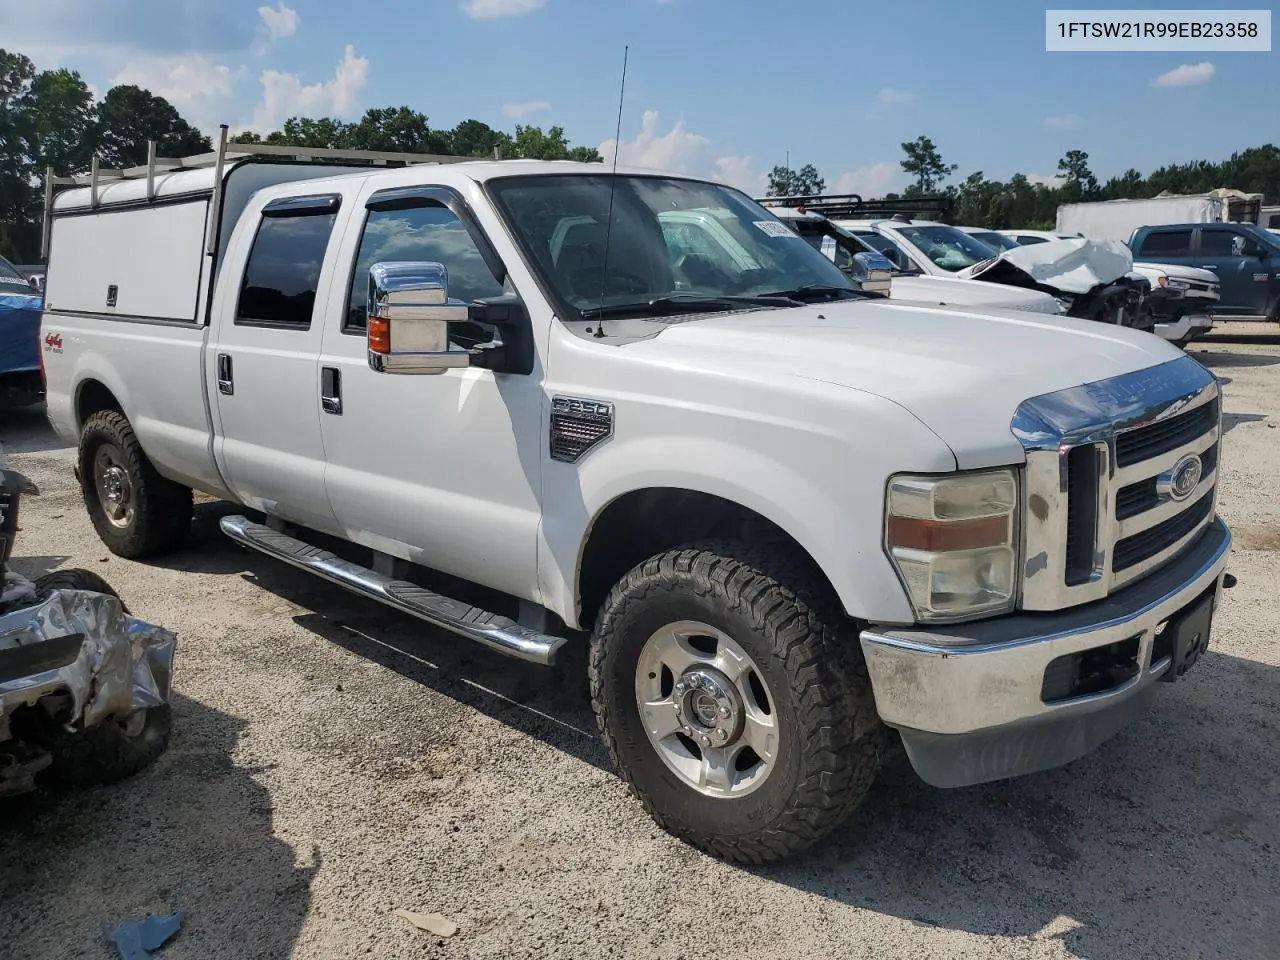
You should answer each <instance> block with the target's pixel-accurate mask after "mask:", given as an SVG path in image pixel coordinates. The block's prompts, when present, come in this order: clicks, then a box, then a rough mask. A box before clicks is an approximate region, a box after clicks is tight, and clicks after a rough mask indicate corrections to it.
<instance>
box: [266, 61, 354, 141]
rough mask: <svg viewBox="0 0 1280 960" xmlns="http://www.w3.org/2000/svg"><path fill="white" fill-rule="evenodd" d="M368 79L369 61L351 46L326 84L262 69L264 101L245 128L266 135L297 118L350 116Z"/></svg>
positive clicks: (293, 74) (291, 74)
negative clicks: (290, 119) (294, 117)
mask: <svg viewBox="0 0 1280 960" xmlns="http://www.w3.org/2000/svg"><path fill="white" fill-rule="evenodd" d="M368 80H369V61H368V60H367V59H365V58H364V57H357V56H356V51H355V47H353V46H351V44H347V47H346V50H345V51H344V52H343V55H342V59H341V60H339V61H338V66H337V68H336V69H335V70H334V73H333V79H332V80H328V81H326V82H324V83H312V84H305V85H304V84H303V82H302V78H301V77H300V76H298V74H296V73H281V72H280V71H278V70H263V71H262V75H261V76H260V77H259V82H260V83H261V84H262V100H261V102H259V103H258V105H257V106H255V107H254V108H253V120H252V122H251V123H249V124H248V126H247V128H246V129H249V130H254V131H257V132H259V133H266V132H268V131H271V130H274V129H276V128H277V127H278V126H279V125H280V124H281V123H283V122H284V121H285V120H287V119H288V118H289V117H292V116H296V115H301V116H310V117H316V116H337V117H343V116H350V115H351V114H352V113H354V112H355V109H356V97H357V95H358V94H359V93H360V91H361V90H362V89H364V85H365V84H366V83H367V82H368Z"/></svg>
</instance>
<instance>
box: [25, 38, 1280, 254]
mask: <svg viewBox="0 0 1280 960" xmlns="http://www.w3.org/2000/svg"><path fill="white" fill-rule="evenodd" d="M234 139H235V141H236V142H239V143H250V144H251V143H266V144H280V145H289V146H299V147H313V148H320V147H330V148H337V149H344V148H345V149H355V150H376V151H394V152H404V153H432V154H443V155H449V156H462V157H494V156H497V157H503V158H524V159H537V160H581V161H588V162H599V161H600V160H601V156H600V154H599V152H598V151H597V150H596V149H595V148H594V147H585V146H574V145H572V144H571V143H570V142H569V140H568V138H567V137H566V136H565V132H564V128H563V127H550V128H549V129H547V130H543V129H542V128H541V127H538V126H525V125H522V124H517V125H516V127H515V131H514V132H513V133H508V132H507V131H505V130H500V129H496V128H494V127H491V126H489V124H487V123H484V122H483V121H481V120H475V119H469V120H463V121H462V122H461V123H459V124H458V125H457V126H455V127H452V128H450V129H436V128H434V127H432V126H431V124H430V121H429V120H428V118H427V116H426V115H425V114H423V113H421V112H420V111H417V110H414V109H412V108H411V107H407V106H402V107H382V108H376V109H371V110H368V111H366V112H365V114H364V116H362V117H361V118H360V119H359V120H355V121H350V122H348V121H343V120H338V119H335V118H332V117H320V118H313V117H290V118H289V119H288V120H286V121H285V122H284V123H283V124H282V125H281V127H280V129H279V130H275V131H273V132H271V133H268V134H267V135H265V136H261V135H258V134H253V133H243V134H240V135H238V136H236V137H235V138H234ZM149 140H154V141H156V143H157V152H158V154H159V155H160V156H162V157H182V156H190V155H191V154H197V153H203V152H206V151H208V150H211V149H212V144H211V142H210V138H209V137H208V136H207V135H205V134H204V133H202V132H201V131H200V130H198V129H196V128H195V127H194V126H192V125H191V124H190V123H188V122H187V121H186V120H184V119H183V118H182V116H181V115H180V114H179V113H178V111H177V110H176V109H175V108H174V106H173V105H172V104H171V103H169V102H168V101H167V100H165V99H164V98H163V97H159V96H156V95H155V94H153V93H151V92H150V91H148V90H143V89H140V88H139V87H136V86H128V85H124V86H115V87H112V88H111V89H110V90H108V91H107V92H106V94H105V95H104V96H103V97H102V99H101V100H96V99H95V98H94V96H93V93H92V92H91V91H90V89H89V87H88V85H87V84H86V83H85V82H84V80H83V79H82V78H81V77H80V74H79V73H77V72H76V71H74V70H68V69H57V70H43V71H37V70H36V68H35V65H34V64H33V63H32V62H31V60H30V59H28V58H27V57H25V56H23V55H22V54H20V53H11V52H8V51H6V50H4V49H0V255H3V256H5V257H7V258H9V259H10V260H14V261H16V262H19V263H27V262H33V261H34V260H35V259H36V258H37V257H38V255H39V249H40V218H41V215H42V203H41V197H42V193H41V187H42V178H43V176H44V172H45V169H46V168H47V167H52V168H53V170H54V172H55V173H56V174H58V175H59V176H67V175H70V174H72V173H79V172H83V171H85V170H87V169H88V168H89V163H90V160H91V158H92V157H93V156H94V155H97V156H98V158H99V161H100V162H101V164H102V166H104V167H107V168H122V167H130V166H139V165H141V164H143V163H145V162H146V159H147V142H148V141H149ZM902 150H903V154H904V159H903V160H901V161H900V163H901V166H902V169H903V171H904V172H905V173H906V174H908V175H909V176H910V177H911V179H912V181H913V182H912V184H911V185H910V186H909V187H907V188H906V190H904V191H903V192H902V193H901V194H896V193H890V194H887V195H886V197H885V199H889V200H899V199H902V200H910V199H913V198H917V197H939V196H941V197H946V198H949V199H950V200H951V201H952V205H951V211H950V213H949V214H948V217H947V218H948V219H949V220H950V221H951V222H953V223H961V224H965V225H967V226H977V227H987V228H990V229H1009V228H1033V229H1034V228H1039V229H1051V228H1052V227H1053V226H1054V221H1055V219H1056V214H1057V209H1058V206H1059V205H1060V204H1063V203H1075V202H1079V201H1082V200H1119V199H1135V198H1145V197H1153V196H1156V195H1157V194H1159V193H1162V192H1166V191H1167V192H1170V193H1203V192H1206V191H1208V190H1213V189H1216V188H1218V187H1233V188H1235V189H1238V190H1244V191H1246V192H1249V193H1261V194H1264V195H1265V196H1266V197H1267V198H1268V199H1269V200H1273V201H1274V200H1275V199H1276V198H1280V148H1277V147H1276V146H1273V145H1272V144H1266V145H1264V146H1260V147H1250V148H1249V149H1247V150H1243V151H1240V152H1239V153H1233V154H1232V155H1231V156H1230V157H1229V158H1228V159H1226V160H1223V161H1221V162H1218V163H1215V162H1213V161H1208V160H1199V161H1195V162H1192V163H1184V164H1169V165H1167V166H1163V167H1160V168H1159V169H1157V170H1155V171H1153V172H1152V173H1150V174H1149V175H1146V176H1144V175H1143V174H1141V173H1140V172H1139V171H1137V170H1133V169H1130V170H1127V171H1125V172H1124V173H1123V174H1121V175H1120V176H1118V177H1111V178H1109V179H1108V180H1106V181H1105V182H1100V181H1099V180H1098V178H1097V177H1096V176H1095V175H1094V174H1093V172H1092V171H1091V170H1090V169H1089V155H1088V154H1087V153H1085V152H1084V151H1083V150H1069V151H1067V153H1066V154H1065V155H1064V156H1063V157H1062V159H1061V160H1059V161H1058V173H1059V180H1058V182H1057V183H1043V182H1032V181H1031V180H1030V179H1029V178H1028V177H1027V176H1026V175H1024V174H1021V173H1016V174H1014V175H1013V176H1012V177H1010V178H1009V179H1008V180H1007V181H1002V180H988V179H987V178H986V176H985V174H984V173H983V172H982V171H980V170H979V171H976V172H974V173H971V174H969V175H968V176H966V177H965V178H964V179H963V180H961V181H959V182H958V183H957V182H951V183H947V182H946V181H947V180H948V179H949V178H950V177H951V176H952V175H953V174H954V173H955V172H956V169H957V167H956V165H955V164H949V163H946V162H945V161H944V160H943V159H942V156H941V153H940V152H939V150H938V147H937V145H936V144H935V143H934V142H933V141H932V140H931V139H930V138H929V137H927V136H919V137H917V138H916V139H915V140H912V141H909V142H907V143H903V144H902ZM825 190H826V181H825V179H824V178H823V177H822V175H821V174H820V173H819V172H818V170H817V169H816V168H815V167H814V165H813V164H805V165H803V166H802V167H800V168H799V169H798V170H793V169H791V168H789V167H787V166H776V167H774V168H773V170H772V171H771V172H770V174H769V186H768V194H769V196H802V195H815V194H821V193H823V192H824V191H825ZM868 199H870V198H868Z"/></svg>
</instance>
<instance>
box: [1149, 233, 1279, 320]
mask: <svg viewBox="0 0 1280 960" xmlns="http://www.w3.org/2000/svg"><path fill="white" fill-rule="evenodd" d="M1129 249H1130V250H1132V251H1133V253H1134V257H1135V258H1142V259H1143V260H1145V259H1147V258H1150V259H1151V260H1153V261H1158V262H1160V263H1161V264H1169V265H1170V266H1171V267H1172V268H1175V269H1176V268H1179V267H1184V266H1185V267H1198V268H1199V269H1201V270H1208V271H1212V273H1213V274H1214V275H1215V276H1216V277H1217V279H1218V282H1219V284H1220V285H1221V291H1220V292H1221V300H1220V301H1219V303H1218V309H1217V315H1218V316H1219V317H1223V318H1225V317H1230V318H1231V319H1233V320H1271V321H1280V237H1278V236H1276V234H1274V233H1272V232H1271V231H1270V230H1264V229H1262V228H1261V227H1257V226H1254V225H1253V224H1251V223H1182V224H1164V225H1161V226H1152V227H1139V228H1138V229H1137V230H1135V231H1134V233H1133V236H1132V237H1130V238H1129Z"/></svg>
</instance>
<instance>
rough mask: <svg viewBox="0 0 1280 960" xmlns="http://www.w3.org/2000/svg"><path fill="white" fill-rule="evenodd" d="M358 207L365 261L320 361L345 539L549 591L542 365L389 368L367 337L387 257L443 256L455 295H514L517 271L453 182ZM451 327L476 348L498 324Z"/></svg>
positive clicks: (337, 306)
mask: <svg viewBox="0 0 1280 960" xmlns="http://www.w3.org/2000/svg"><path fill="white" fill-rule="evenodd" d="M352 216H353V218H355V219H353V221H352V228H351V229H349V230H348V231H347V236H346V237H345V238H344V241H343V250H342V252H341V254H340V259H341V262H343V263H344V264H351V263H354V264H355V268H354V270H353V271H352V273H350V274H347V273H346V272H345V271H344V275H343V276H342V277H340V278H335V280H334V286H333V289H332V290H331V292H330V296H329V300H330V303H331V304H332V307H333V309H332V312H331V313H330V314H329V315H328V316H326V318H325V321H324V322H325V336H324V344H323V351H322V354H321V357H320V374H321V378H322V384H323V385H324V387H325V391H326V393H327V395H328V396H327V399H325V401H324V406H323V412H321V413H320V417H321V427H322V437H323V441H324V449H325V454H326V457H327V460H328V465H327V470H326V474H325V485H326V487H327V489H328V493H329V499H330V502H331V503H332V504H333V508H334V512H335V513H336V515H337V519H338V522H339V524H340V525H341V526H342V530H343V535H344V536H346V537H347V538H348V539H350V540H353V541H355V542H357V543H363V544H365V545H366V546H369V547H373V548H374V549H377V550H381V551H382V552H384V553H388V554H391V555H392V556H397V557H401V558H403V559H406V560H410V561H412V562H414V563H419V564H422V565H423V566H427V567H431V568H433V569H436V570H441V571H443V572H445V573H449V574H452V575H454V576H458V577H462V578H463V579H466V580H470V581H473V582H475V583H480V584H483V585H485V586H489V587H494V588H496V589H500V590H503V591H505V592H507V593H513V594H516V595H518V596H521V597H523V598H524V599H530V600H537V599H538V597H539V595H540V594H539V590H538V586H537V539H538V525H539V522H540V519H541V509H540V482H541V481H540V476H541V474H540V463H541V457H540V453H541V447H540V445H539V437H540V436H541V435H542V434H541V432H540V424H541V422H542V416H543V413H542V403H543V390H542V374H541V366H540V365H539V364H537V363H535V368H534V372H533V374H531V375H528V376H524V375H518V374H495V373H493V372H492V371H490V370H484V369H479V368H474V369H461V370H449V371H448V372H446V373H443V374H439V375H410V374H393V373H377V372H375V371H374V370H372V369H370V367H369V362H368V349H367V346H366V343H365V323H366V316H365V309H366V300H367V297H368V282H369V268H370V267H372V266H373V265H374V264H375V263H381V262H389V261H419V262H421V261H434V262H437V263H442V264H444V266H445V269H446V270H447V271H448V285H449V296H450V298H452V299H455V300H462V301H465V302H470V301H472V300H475V299H479V298H482V297H496V296H500V295H501V294H502V293H503V292H504V280H505V269H504V268H503V266H502V264H501V262H500V261H499V260H498V259H497V255H496V254H495V253H493V251H492V249H491V247H490V246H489V244H488V241H487V240H486V238H485V236H484V234H483V233H482V232H481V230H480V228H479V227H478V226H477V225H476V224H475V222H474V220H473V219H472V217H471V214H470V212H469V210H468V208H467V206H466V204H465V203H464V201H463V200H462V199H461V197H460V196H459V195H458V194H457V193H455V192H454V191H452V190H450V189H448V188H445V187H412V188H407V189H393V190H383V191H380V192H376V193H372V194H370V195H366V196H365V197H364V198H363V200H362V206H361V208H360V209H357V210H354V211H353V214H352ZM361 220H363V227H362V228H361V227H360V226H359V224H360V222H361ZM348 269H349V268H348ZM339 285H341V289H339ZM517 292H518V291H517ZM451 334H452V337H451V339H452V341H453V345H454V346H455V347H471V346H475V345H477V344H478V343H483V342H488V341H489V340H490V338H491V335H492V331H491V330H486V329H483V328H479V327H475V326H473V325H470V324H453V325H451ZM317 409H321V408H320V407H317Z"/></svg>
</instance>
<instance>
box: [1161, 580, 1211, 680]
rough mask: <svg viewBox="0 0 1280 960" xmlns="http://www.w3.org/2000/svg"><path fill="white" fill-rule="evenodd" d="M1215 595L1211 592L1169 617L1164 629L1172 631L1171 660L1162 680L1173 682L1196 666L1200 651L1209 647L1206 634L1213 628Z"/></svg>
mask: <svg viewBox="0 0 1280 960" xmlns="http://www.w3.org/2000/svg"><path fill="white" fill-rule="evenodd" d="M1214 599H1215V598H1214V596H1213V595H1212V594H1210V595H1209V596H1207V597H1205V598H1204V599H1203V600H1201V601H1199V602H1198V603H1196V604H1195V605H1194V606H1192V607H1190V608H1189V609H1187V610H1185V611H1183V612H1182V613H1181V614H1180V615H1179V616H1178V618H1177V619H1176V620H1171V621H1170V622H1169V625H1168V626H1167V627H1165V629H1166V630H1170V631H1172V640H1173V643H1172V645H1171V652H1172V655H1173V662H1172V663H1170V664H1169V669H1168V670H1166V671H1165V672H1164V675H1163V676H1162V677H1161V679H1162V680H1164V681H1166V682H1168V683H1174V682H1175V681H1177V680H1180V679H1181V678H1182V676H1183V675H1184V674H1185V673H1186V672H1187V671H1188V670H1190V669H1191V668H1192V667H1193V666H1195V664H1196V661H1197V660H1199V659H1200V655H1201V654H1203V653H1204V652H1205V651H1206V650H1208V649H1209V634H1210V632H1211V631H1212V629H1213V606H1214Z"/></svg>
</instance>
